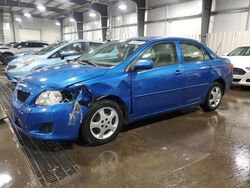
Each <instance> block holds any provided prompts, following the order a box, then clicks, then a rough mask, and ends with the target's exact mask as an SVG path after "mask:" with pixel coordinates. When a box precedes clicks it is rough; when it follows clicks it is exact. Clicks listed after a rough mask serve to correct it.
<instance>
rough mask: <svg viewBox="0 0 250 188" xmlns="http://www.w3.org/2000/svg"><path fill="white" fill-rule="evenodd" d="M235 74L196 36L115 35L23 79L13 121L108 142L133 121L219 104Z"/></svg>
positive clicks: (35, 133) (45, 133)
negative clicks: (72, 59)
mask: <svg viewBox="0 0 250 188" xmlns="http://www.w3.org/2000/svg"><path fill="white" fill-rule="evenodd" d="M231 82H232V66H231V63H230V61H229V60H228V59H225V58H221V57H219V56H217V55H216V54H215V53H214V52H212V51H211V50H210V49H209V48H207V47H206V46H205V45H204V44H202V43H199V42H197V41H195V40H191V39H183V38H154V37H139V38H132V39H129V40H125V41H115V42H110V43H107V44H105V45H103V46H102V47H100V48H98V49H96V50H94V51H93V52H92V53H90V54H88V55H86V56H82V57H81V58H80V59H79V60H78V61H77V62H74V63H65V64H61V65H58V66H52V67H47V68H44V69H40V70H38V71H35V72H33V73H32V74H30V75H27V76H26V77H25V78H24V79H22V80H21V81H20V82H19V83H18V84H17V86H16V89H15V91H14V94H13V98H12V112H13V114H12V115H13V120H14V122H13V123H14V125H15V127H16V128H18V129H19V130H20V131H22V132H23V133H25V134H26V135H29V136H31V137H35V138H38V139H42V140H72V141H74V140H76V139H77V138H78V136H79V135H81V136H82V137H83V138H84V140H85V141H86V142H87V143H89V144H93V145H97V144H104V143H107V142H109V141H111V140H113V139H115V138H116V137H117V135H118V133H119V131H120V129H121V127H122V126H123V125H124V124H127V123H130V122H132V121H136V120H140V119H145V118H147V117H152V116H156V115H158V114H161V113H166V112H170V111H175V110H178V109H182V108H186V107H192V106H197V105H200V106H201V107H202V109H204V110H205V111H213V110H216V109H217V108H218V106H219V105H220V103H221V100H222V96H223V94H224V93H225V92H226V91H227V90H228V88H229V87H230V85H231Z"/></svg>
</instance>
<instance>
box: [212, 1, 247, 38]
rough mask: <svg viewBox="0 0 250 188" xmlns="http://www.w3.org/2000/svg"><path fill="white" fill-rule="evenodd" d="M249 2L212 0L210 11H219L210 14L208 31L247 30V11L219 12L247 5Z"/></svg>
mask: <svg viewBox="0 0 250 188" xmlns="http://www.w3.org/2000/svg"><path fill="white" fill-rule="evenodd" d="M249 3H250V1H249V0H237V1H235V0H213V9H212V11H219V13H218V14H216V15H213V16H211V21H210V26H209V27H210V30H209V33H214V32H231V31H244V30H249V29H250V28H249V27H247V17H248V12H247V11H244V12H241V11H238V12H234V13H232V12H231V13H220V11H221V10H228V9H233V8H242V7H248V6H249Z"/></svg>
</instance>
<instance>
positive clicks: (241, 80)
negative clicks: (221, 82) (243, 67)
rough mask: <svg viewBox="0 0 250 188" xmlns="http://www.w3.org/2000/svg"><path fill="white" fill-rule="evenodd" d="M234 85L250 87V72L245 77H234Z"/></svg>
mask: <svg viewBox="0 0 250 188" xmlns="http://www.w3.org/2000/svg"><path fill="white" fill-rule="evenodd" d="M233 85H242V86H250V71H248V72H246V73H245V74H244V75H235V74H234V75H233Z"/></svg>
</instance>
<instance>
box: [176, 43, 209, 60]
mask: <svg viewBox="0 0 250 188" xmlns="http://www.w3.org/2000/svg"><path fill="white" fill-rule="evenodd" d="M181 44H189V45H193V46H196V47H197V48H199V49H200V50H201V51H202V55H203V60H200V61H186V60H185V59H184V53H183V49H182V47H181ZM179 47H180V52H181V56H182V63H183V64H187V63H197V62H204V61H211V60H212V59H213V58H212V57H211V56H210V54H209V53H208V51H207V50H206V49H205V48H204V47H203V46H202V45H200V44H198V43H195V42H190V41H179ZM205 53H206V54H207V56H208V57H209V59H205Z"/></svg>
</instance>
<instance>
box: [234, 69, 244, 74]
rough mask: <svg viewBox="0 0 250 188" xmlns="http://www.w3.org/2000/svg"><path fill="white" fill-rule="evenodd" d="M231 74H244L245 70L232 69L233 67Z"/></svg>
mask: <svg viewBox="0 0 250 188" xmlns="http://www.w3.org/2000/svg"><path fill="white" fill-rule="evenodd" d="M233 74H234V75H244V74H246V72H245V71H244V70H243V69H240V68H234V69H233Z"/></svg>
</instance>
